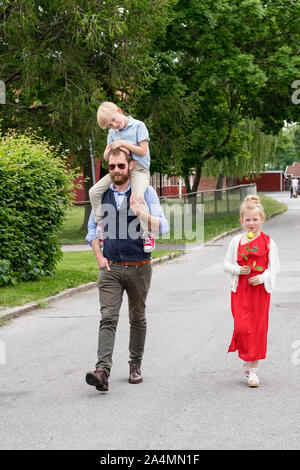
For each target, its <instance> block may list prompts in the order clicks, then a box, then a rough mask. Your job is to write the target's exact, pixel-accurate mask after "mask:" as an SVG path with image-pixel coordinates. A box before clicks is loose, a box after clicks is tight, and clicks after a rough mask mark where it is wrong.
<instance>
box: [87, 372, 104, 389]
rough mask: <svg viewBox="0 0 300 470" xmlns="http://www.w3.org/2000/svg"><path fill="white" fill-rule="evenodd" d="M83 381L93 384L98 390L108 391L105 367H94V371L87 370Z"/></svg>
mask: <svg viewBox="0 0 300 470" xmlns="http://www.w3.org/2000/svg"><path fill="white" fill-rule="evenodd" d="M85 381H86V383H87V384H89V385H93V386H94V387H96V389H97V390H98V391H99V392H107V391H108V378H107V373H106V371H105V369H102V368H100V369H96V370H95V371H94V372H87V374H86V377H85Z"/></svg>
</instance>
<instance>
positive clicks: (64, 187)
mask: <svg viewBox="0 0 300 470" xmlns="http://www.w3.org/2000/svg"><path fill="white" fill-rule="evenodd" d="M74 176H75V175H74V172H73V171H70V170H68V171H67V169H66V160H65V159H63V158H62V157H61V156H60V155H59V154H58V151H57V150H56V149H54V148H53V147H51V146H50V145H49V143H48V142H47V141H45V140H41V139H38V138H37V137H36V136H34V135H33V136H30V135H28V134H26V135H18V134H16V133H14V132H11V133H9V134H8V135H6V136H1V135H0V188H1V189H0V220H1V224H0V286H1V285H3V284H9V283H15V282H17V281H21V280H29V279H36V278H38V277H39V276H43V275H46V274H51V273H52V272H53V271H54V270H55V266H56V264H57V262H58V261H59V260H60V258H61V256H62V252H61V248H60V245H59V243H58V238H57V233H58V231H59V230H60V229H61V228H62V225H63V219H64V214H65V210H66V207H67V206H68V205H69V204H70V202H71V200H72V198H73V191H72V181H73V180H74Z"/></svg>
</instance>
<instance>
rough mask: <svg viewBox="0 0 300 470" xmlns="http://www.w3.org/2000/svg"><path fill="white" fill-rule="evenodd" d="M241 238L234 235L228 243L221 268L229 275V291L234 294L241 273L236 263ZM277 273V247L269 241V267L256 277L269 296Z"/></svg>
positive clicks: (278, 265)
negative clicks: (263, 285)
mask: <svg viewBox="0 0 300 470" xmlns="http://www.w3.org/2000/svg"><path fill="white" fill-rule="evenodd" d="M241 238H242V235H236V236H235V237H234V238H233V239H232V240H231V242H230V243H229V246H228V249H227V253H226V256H225V260H224V266H223V268H224V271H225V272H227V273H229V274H231V290H232V291H233V292H236V289H237V285H238V280H239V274H240V271H241V266H240V265H239V264H238V263H237V262H236V259H237V254H238V247H239V243H240V240H241ZM279 271H280V263H279V256H278V250H277V246H276V244H275V242H274V241H273V240H272V239H270V250H269V266H268V268H267V269H266V270H265V271H264V272H263V273H262V274H259V275H258V277H259V279H260V284H263V283H264V284H265V289H266V291H267V292H268V293H269V294H271V293H272V291H273V289H274V287H275V279H276V274H278V273H279Z"/></svg>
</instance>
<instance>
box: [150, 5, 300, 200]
mask: <svg viewBox="0 0 300 470" xmlns="http://www.w3.org/2000/svg"><path fill="white" fill-rule="evenodd" d="M299 31H300V2H299V1H295V0H286V1H283V0H270V1H267V2H265V1H261V0H231V1H230V2H229V1H225V0H213V1H212V0H205V1H204V0H179V1H178V2H177V4H176V6H175V7H174V16H173V19H172V21H171V23H170V25H169V26H168V28H167V30H166V34H165V35H164V37H163V38H161V39H160V44H161V46H160V52H159V53H158V54H157V57H156V58H157V68H158V69H159V70H160V77H162V79H161V80H159V81H156V82H155V83H154V85H152V89H151V95H150V97H149V99H148V101H147V103H144V107H146V108H147V112H148V113H149V115H151V118H152V124H153V134H154V135H156V136H159V141H157V142H154V143H155V145H156V152H155V154H156V155H157V156H158V157H159V160H158V161H157V162H156V165H157V168H160V169H161V171H163V172H171V171H172V170H175V172H177V173H180V174H182V175H184V176H185V181H186V187H187V190H188V191H196V190H197V187H198V184H199V180H200V178H201V173H202V168H203V165H204V164H205V163H206V162H207V161H208V160H210V159H212V158H213V159H214V161H216V162H218V161H222V160H224V161H227V162H229V161H233V164H234V165H235V164H236V162H237V159H238V165H239V166H241V167H243V166H245V163H243V162H242V159H243V158H244V157H243V153H242V152H243V149H244V146H245V136H244V135H243V133H242V132H241V131H239V130H238V124H239V122H241V121H243V120H244V119H252V120H256V119H257V118H259V119H260V121H261V123H262V127H261V131H263V132H265V133H271V134H275V135H276V134H277V133H278V132H279V131H280V129H281V128H282V127H283V124H284V120H286V121H287V122H293V121H297V120H299V117H300V107H299V106H295V105H293V104H292V101H291V95H292V91H293V90H292V89H291V84H292V82H293V81H294V79H295V77H297V75H298V71H299V66H300V56H299V47H300V36H299ZM246 140H247V139H246ZM192 172H194V173H195V178H194V184H193V186H192V187H191V186H190V183H189V178H188V176H189V174H191V173H192Z"/></svg>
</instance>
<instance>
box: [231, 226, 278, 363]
mask: <svg viewBox="0 0 300 470" xmlns="http://www.w3.org/2000/svg"><path fill="white" fill-rule="evenodd" d="M269 245H270V237H269V236H268V235H266V234H265V233H263V232H261V233H260V235H259V237H258V238H256V239H255V240H251V241H250V242H249V243H246V244H245V245H241V242H240V243H239V247H238V255H237V263H238V264H239V265H240V266H245V265H246V264H248V265H249V266H251V273H250V274H249V277H254V276H257V275H259V274H262V273H263V272H264V271H265V270H266V269H267V267H268V264H269V259H268V254H269ZM246 247H248V248H252V247H256V248H258V250H257V251H251V252H250V254H249V253H248V251H247V250H246ZM239 253H242V254H244V255H246V256H249V259H248V261H246V260H245V259H244V258H243V257H242V256H241V255H240V254H239ZM255 261H256V265H257V266H262V268H263V270H262V271H257V270H256V269H254V268H253V262H255ZM270 298H271V296H270V294H269V293H268V292H267V291H266V290H265V286H264V284H259V285H258V286H251V285H250V284H249V283H248V276H247V275H240V276H239V281H238V286H237V290H236V292H231V310H232V315H233V319H234V331H233V336H232V341H231V344H230V346H229V349H228V352H232V351H238V355H239V357H240V358H241V359H243V360H244V361H247V362H252V361H257V360H259V359H265V357H266V351H267V333H268V322H269V307H270Z"/></svg>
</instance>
